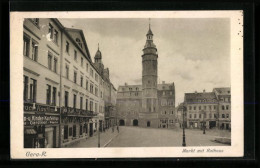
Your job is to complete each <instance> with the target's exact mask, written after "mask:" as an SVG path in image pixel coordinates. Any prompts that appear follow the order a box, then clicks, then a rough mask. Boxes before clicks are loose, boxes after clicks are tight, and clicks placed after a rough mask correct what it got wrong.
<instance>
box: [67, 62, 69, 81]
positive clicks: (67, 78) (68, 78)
mask: <svg viewBox="0 0 260 168" xmlns="http://www.w3.org/2000/svg"><path fill="white" fill-rule="evenodd" d="M66 78H67V79H69V66H68V65H66Z"/></svg>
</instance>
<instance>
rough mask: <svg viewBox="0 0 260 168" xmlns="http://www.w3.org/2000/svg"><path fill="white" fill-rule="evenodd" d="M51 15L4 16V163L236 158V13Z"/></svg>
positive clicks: (239, 18) (239, 68)
mask: <svg viewBox="0 0 260 168" xmlns="http://www.w3.org/2000/svg"><path fill="white" fill-rule="evenodd" d="M54 13H55V12H53V13H52V14H50V13H48V12H40V13H34V12H28V13H26V12H24V13H23V14H24V15H19V12H17V13H15V12H14V13H13V15H11V16H13V17H11V20H12V19H14V20H15V19H16V20H17V22H15V21H14V22H13V25H12V24H11V28H12V27H13V28H14V25H17V27H19V29H17V30H16V29H12V30H13V31H16V33H12V31H11V37H10V38H11V51H14V52H15V53H13V54H12V52H11V57H13V58H14V59H13V60H15V61H13V64H11V65H12V66H11V79H12V82H11V83H13V84H14V83H15V84H14V85H19V92H18V91H17V90H12V92H11V93H12V97H13V98H14V99H16V100H18V99H19V101H17V102H19V104H16V105H13V107H14V108H13V109H12V111H11V125H13V126H14V127H16V128H17V127H18V128H17V129H19V130H18V132H19V138H15V140H13V139H14V137H13V135H14V134H13V131H12V133H11V141H12V143H11V148H12V150H13V151H12V154H13V155H16V156H17V157H18V158H23V157H24V158H26V157H33V156H34V154H35V153H36V154H37V153H38V154H39V153H40V154H39V155H42V156H41V157H46V156H47V154H46V153H48V156H47V157H50V158H52V157H55V154H53V155H52V156H51V154H50V153H51V152H52V151H50V152H49V151H48V149H46V148H51V149H52V148H60V149H61V150H62V151H63V152H65V154H64V155H66V157H71V156H72V155H74V154H75V153H76V152H77V151H78V153H79V154H76V155H75V157H78V156H79V155H80V153H84V152H85V153H88V154H83V155H82V156H80V157H97V155H98V156H100V157H119V156H120V157H131V156H132V157H133V156H134V153H133V152H137V153H138V151H139V152H140V151H142V152H141V153H140V154H137V155H136V157H141V156H146V157H151V156H155V157H156V156H157V157H162V156H164V157H165V156H169V157H176V156H180V157H185V154H187V156H186V157H188V156H197V157H198V156H200V157H201V156H205V157H209V156H215V155H216V156H218V155H220V156H221V157H223V156H236V155H239V156H241V155H243V104H241V103H240V102H241V100H242V101H243V95H242V94H243V81H242V82H241V80H243V73H241V72H243V52H242V51H243V11H215V12H211V11H174V12H161V13H160V12H158V13H153V12H140V13H139V14H138V13H134V12H130V13H131V14H132V15H129V13H128V12H98V14H100V15H97V14H95V13H93V12H92V13H91V12H89V13H88V12H87V13H86V14H85V15H80V13H77V12H76V13H73V12H71V13H66V14H64V13H62V12H57V15H54ZM83 14H84V12H83ZM88 14H89V15H88ZM118 14H121V16H119V15H118ZM77 16H80V17H77ZM18 30H19V31H18ZM12 34H13V36H12ZM15 35H17V37H19V38H17V39H16V38H14V37H16V36H15ZM18 41H19V44H22V45H20V46H19V49H18V48H12V46H14V45H12V44H13V43H18ZM22 41H23V42H22ZM18 57H19V58H18ZM12 73H13V74H18V73H19V75H17V76H19V77H17V76H16V77H14V78H17V80H15V79H13V78H12V77H13V76H15V75H13V76H12ZM18 78H19V79H18ZM15 108H17V109H16V110H15ZM16 114H17V115H16ZM18 120H19V122H16V121H18ZM18 141H19V142H18ZM18 146H19V148H21V149H22V150H23V151H26V152H25V153H23V154H17V153H16V152H15V150H16V149H15V148H16V147H18ZM36 148H40V149H36ZM51 149H49V150H51ZM152 149H154V152H151V151H150V150H152ZM34 150H38V151H37V152H35V151H34ZM94 150H99V151H98V152H96V153H95V152H94ZM100 150H104V152H103V153H102V152H101V151H100ZM113 150H114V151H113ZM115 150H116V151H119V150H120V151H121V154H120V152H118V153H116V152H115ZM167 150H171V151H175V152H173V153H174V154H170V152H169V151H168V152H167ZM236 150H237V151H236ZM39 151H40V152H39ZM70 151H73V152H70ZM149 151H150V152H149ZM156 151H158V153H157V152H156ZM44 152H45V153H44ZM93 153H95V154H93ZM124 153H125V154H124ZM129 153H132V154H129ZM149 153H151V154H149ZM160 153H162V154H160ZM18 155H19V156H18ZM45 155H46V156H45ZM61 157H62V156H61ZM63 157H64V156H63Z"/></svg>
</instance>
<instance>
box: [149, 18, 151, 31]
mask: <svg viewBox="0 0 260 168" xmlns="http://www.w3.org/2000/svg"><path fill="white" fill-rule="evenodd" d="M149 29H151V18H149Z"/></svg>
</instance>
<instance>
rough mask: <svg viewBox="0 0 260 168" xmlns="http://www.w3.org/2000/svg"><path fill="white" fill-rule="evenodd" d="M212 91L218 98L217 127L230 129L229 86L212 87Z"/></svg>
mask: <svg viewBox="0 0 260 168" xmlns="http://www.w3.org/2000/svg"><path fill="white" fill-rule="evenodd" d="M213 92H214V93H215V94H216V97H217V99H218V102H219V104H218V110H219V111H218V116H219V117H218V127H219V128H220V129H231V93H230V88H229V87H225V88H214V89H213Z"/></svg>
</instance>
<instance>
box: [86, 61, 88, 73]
mask: <svg viewBox="0 0 260 168" xmlns="http://www.w3.org/2000/svg"><path fill="white" fill-rule="evenodd" d="M86 70H87V72H88V63H86Z"/></svg>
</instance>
